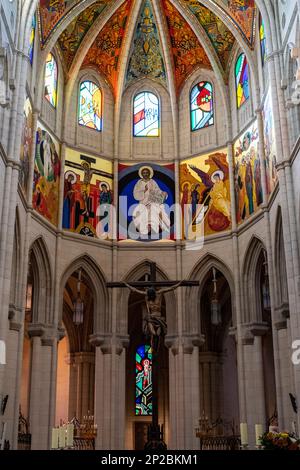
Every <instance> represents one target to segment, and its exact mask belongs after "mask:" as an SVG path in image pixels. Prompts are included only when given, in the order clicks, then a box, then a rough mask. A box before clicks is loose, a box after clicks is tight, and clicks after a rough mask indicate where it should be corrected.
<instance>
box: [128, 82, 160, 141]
mask: <svg viewBox="0 0 300 470" xmlns="http://www.w3.org/2000/svg"><path fill="white" fill-rule="evenodd" d="M133 135H134V137H158V136H159V101H158V98H157V96H156V95H154V94H153V93H150V92H148V91H144V92H142V93H139V94H138V95H136V97H135V98H134V104H133Z"/></svg>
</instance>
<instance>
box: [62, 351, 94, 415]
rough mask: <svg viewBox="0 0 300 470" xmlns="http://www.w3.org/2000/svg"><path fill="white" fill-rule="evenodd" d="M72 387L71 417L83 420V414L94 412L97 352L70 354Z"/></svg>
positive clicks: (70, 388)
mask: <svg viewBox="0 0 300 470" xmlns="http://www.w3.org/2000/svg"><path fill="white" fill-rule="evenodd" d="M67 360H68V363H69V364H70V366H71V367H70V387H69V390H70V392H69V397H70V398H69V412H68V415H69V419H72V418H74V416H76V418H77V419H78V420H79V421H80V422H82V420H83V416H86V415H88V414H90V415H93V414H94V396H93V395H94V394H91V393H90V387H91V385H92V389H93V388H94V383H93V384H92V382H93V379H94V367H95V353H93V352H79V353H72V354H69V357H68V359H67Z"/></svg>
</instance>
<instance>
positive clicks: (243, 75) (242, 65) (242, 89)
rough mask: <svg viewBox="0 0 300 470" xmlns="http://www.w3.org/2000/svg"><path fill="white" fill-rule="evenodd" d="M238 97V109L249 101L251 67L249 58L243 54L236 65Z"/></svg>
mask: <svg viewBox="0 0 300 470" xmlns="http://www.w3.org/2000/svg"><path fill="white" fill-rule="evenodd" d="M235 80H236V96H237V107H238V109H239V108H240V107H241V106H242V105H243V104H244V103H245V102H246V101H247V100H248V99H249V97H250V92H249V66H248V62H247V58H246V56H245V54H244V53H242V54H241V55H240V56H239V58H238V60H237V61H236V65H235Z"/></svg>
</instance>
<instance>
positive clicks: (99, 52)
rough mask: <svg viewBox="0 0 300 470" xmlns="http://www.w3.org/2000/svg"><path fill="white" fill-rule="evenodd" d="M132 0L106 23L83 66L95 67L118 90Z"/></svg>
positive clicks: (122, 6) (125, 3)
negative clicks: (121, 57)
mask: <svg viewBox="0 0 300 470" xmlns="http://www.w3.org/2000/svg"><path fill="white" fill-rule="evenodd" d="M131 6H132V0H126V1H125V2H124V3H123V4H122V5H121V6H120V7H119V9H118V10H117V11H116V12H115V13H114V14H113V16H112V17H111V18H110V19H109V20H108V22H107V23H106V24H105V26H104V28H103V29H102V30H101V31H100V33H99V34H98V36H97V38H96V40H95V41H94V43H93V45H92V47H91V48H90V49H89V51H88V53H87V55H86V57H85V59H84V61H83V64H82V66H83V67H90V66H92V67H95V68H97V69H98V70H99V72H100V73H101V74H102V75H104V77H105V78H106V79H107V81H108V83H109V84H110V85H111V87H112V89H113V90H114V92H116V89H117V84H118V70H119V61H120V55H121V50H122V45H123V40H124V36H125V32H126V27H127V24H128V18H129V15H130V9H131Z"/></svg>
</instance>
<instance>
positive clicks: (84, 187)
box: [81, 161, 93, 219]
mask: <svg viewBox="0 0 300 470" xmlns="http://www.w3.org/2000/svg"><path fill="white" fill-rule="evenodd" d="M81 166H82V168H83V171H84V176H83V182H82V183H81V196H82V200H83V203H84V209H83V212H82V215H84V216H85V217H86V218H87V219H88V218H89V215H90V213H89V212H90V209H89V197H90V191H91V180H92V176H93V170H92V168H91V164H90V163H89V162H86V161H84V162H82V164H81Z"/></svg>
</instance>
